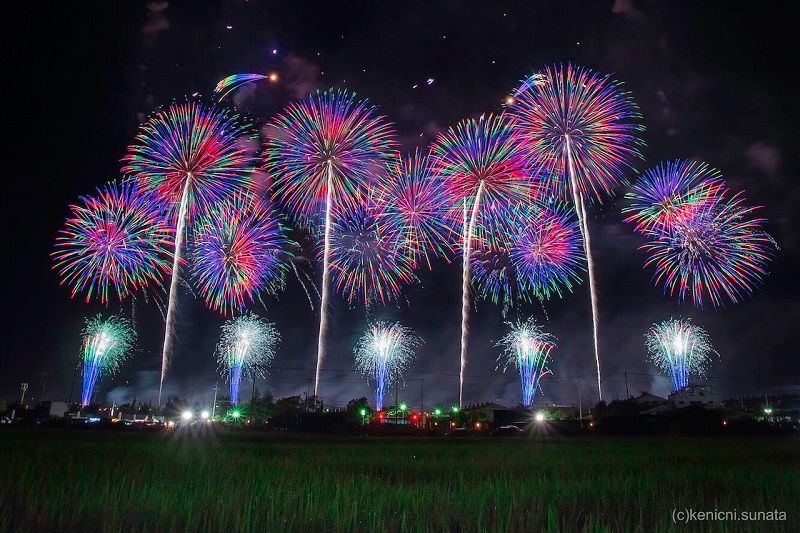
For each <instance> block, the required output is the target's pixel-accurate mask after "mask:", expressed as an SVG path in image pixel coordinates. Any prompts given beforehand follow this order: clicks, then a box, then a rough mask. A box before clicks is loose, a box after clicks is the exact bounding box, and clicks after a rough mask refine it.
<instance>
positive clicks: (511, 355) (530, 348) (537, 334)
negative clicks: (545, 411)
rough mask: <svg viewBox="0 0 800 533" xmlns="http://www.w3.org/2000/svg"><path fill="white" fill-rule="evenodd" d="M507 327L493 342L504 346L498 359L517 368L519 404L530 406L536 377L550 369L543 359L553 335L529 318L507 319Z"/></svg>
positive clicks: (545, 373) (534, 391) (547, 359)
mask: <svg viewBox="0 0 800 533" xmlns="http://www.w3.org/2000/svg"><path fill="white" fill-rule="evenodd" d="M507 325H508V326H509V327H510V328H511V330H510V331H509V332H508V333H507V334H506V335H505V336H504V337H503V338H502V339H500V341H499V342H498V343H497V344H496V346H499V347H502V348H504V351H503V354H502V355H501V356H500V360H501V361H503V362H504V363H505V366H508V365H512V366H514V367H516V368H517V370H518V371H519V378H520V384H521V386H522V405H524V406H525V407H530V406H531V405H533V402H534V400H535V399H536V391H537V390H538V389H539V381H540V380H541V379H542V377H543V376H545V375H547V374H549V373H550V370H549V369H548V368H547V363H548V361H549V359H550V352H551V351H552V350H553V348H555V347H556V345H555V337H553V336H552V335H550V334H549V333H547V332H545V331H544V330H543V329H542V327H541V326H539V325H538V324H537V323H536V321H535V320H534V319H533V318H528V319H527V320H525V321H521V320H518V321H517V322H513V323H512V322H507Z"/></svg>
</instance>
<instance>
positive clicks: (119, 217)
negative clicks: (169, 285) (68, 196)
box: [52, 182, 172, 304]
mask: <svg viewBox="0 0 800 533" xmlns="http://www.w3.org/2000/svg"><path fill="white" fill-rule="evenodd" d="M70 211H71V214H70V217H69V218H67V221H66V223H65V225H64V228H63V229H62V230H61V231H59V233H58V236H57V237H56V244H55V250H54V251H53V253H52V258H53V268H54V269H55V270H56V271H58V274H59V276H60V278H61V284H62V285H68V286H70V288H71V296H73V297H74V296H75V295H76V294H77V293H79V292H81V293H83V292H85V293H86V301H87V302H89V301H91V300H92V298H97V299H98V300H99V301H100V302H101V303H103V304H105V303H108V301H109V296H110V293H111V292H112V291H113V292H114V293H116V295H117V297H118V298H119V299H120V300H122V299H123V298H125V297H126V296H127V295H129V294H130V293H131V292H133V291H135V290H138V289H142V288H145V287H148V286H150V285H153V286H155V287H158V288H160V287H161V285H162V284H163V282H164V277H165V274H166V273H167V272H169V256H170V245H171V243H172V231H171V229H170V227H169V225H168V224H167V221H166V220H165V219H164V218H163V216H162V215H161V208H160V206H159V205H158V203H157V202H156V201H155V200H154V198H153V197H151V196H150V195H147V194H142V193H140V192H138V191H137V190H135V188H134V186H133V185H132V184H130V183H122V184H118V183H116V182H111V183H109V184H108V185H106V186H105V187H103V188H101V189H98V191H97V194H96V195H95V196H83V197H81V198H80V203H79V204H76V205H72V206H70Z"/></svg>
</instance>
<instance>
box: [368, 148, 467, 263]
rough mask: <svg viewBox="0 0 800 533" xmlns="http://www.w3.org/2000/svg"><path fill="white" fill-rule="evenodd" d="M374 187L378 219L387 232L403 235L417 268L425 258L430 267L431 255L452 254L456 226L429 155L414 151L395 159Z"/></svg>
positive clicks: (446, 255)
mask: <svg viewBox="0 0 800 533" xmlns="http://www.w3.org/2000/svg"><path fill="white" fill-rule="evenodd" d="M373 189H374V205H375V206H377V209H376V213H375V216H376V218H377V220H378V223H379V224H380V225H381V226H383V227H384V230H383V231H384V232H387V231H388V232H393V233H397V234H399V235H400V238H401V241H402V247H403V252H404V253H405V254H406V255H407V256H408V257H409V259H410V260H411V262H412V266H413V267H414V268H417V267H418V266H419V263H420V262H423V261H424V262H425V264H426V265H427V266H428V268H429V269H430V268H431V259H432V258H434V257H444V258H447V257H448V256H449V254H450V252H451V251H452V250H451V244H450V243H451V238H452V235H453V227H452V223H451V222H452V221H451V220H450V218H449V217H448V216H447V214H448V204H447V197H446V196H445V194H444V184H443V182H442V179H441V177H440V176H437V175H435V174H434V172H433V169H432V166H431V161H430V158H429V157H428V156H427V155H423V154H420V153H419V152H418V151H415V152H414V153H413V154H411V155H409V156H407V157H399V156H398V157H396V158H394V159H392V160H391V161H390V163H389V164H388V166H387V174H386V176H384V177H381V179H379V180H375V181H374V183H373Z"/></svg>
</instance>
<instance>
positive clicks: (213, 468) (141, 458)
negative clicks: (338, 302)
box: [0, 429, 800, 532]
mask: <svg viewBox="0 0 800 533" xmlns="http://www.w3.org/2000/svg"><path fill="white" fill-rule="evenodd" d="M0 457H2V471H1V472H2V473H1V474H0V530H3V531H65V530H66V531H73V530H82V531H186V530H192V531H197V530H214V531H216V530H227V531H248V530H250V531H252V530H258V531H309V530H311V531H406V530H413V531H443V530H444V531H508V530H515V531H544V530H547V531H574V530H584V531H623V532H627V531H646V532H650V531H666V530H671V529H674V528H675V527H676V526H675V525H674V524H673V522H672V512H673V509H674V508H679V509H683V508H691V509H695V510H714V509H717V510H733V509H738V510H748V511H770V510H774V509H777V510H782V511H785V512H787V514H788V516H787V519H786V521H783V522H760V523H758V524H756V523H753V522H743V521H730V520H729V521H715V522H693V523H690V524H688V525H686V526H683V527H684V528H688V529H689V530H704V531H709V530H711V531H754V530H756V531H763V530H770V531H800V521H798V513H800V511H798V509H800V505H799V504H798V502H800V441H799V440H798V439H797V438H792V437H782V438H777V437H770V438H744V437H742V438H728V439H715V438H696V439H694V438H674V439H664V438H610V437H596V438H585V439H579V438H572V439H570V438H553V439H541V438H540V439H538V440H527V439H502V438H483V439H471V438H463V439H458V438H456V439H447V438H427V439H426V438H398V437H393V438H389V437H385V438H383V437H354V438H332V437H312V436H292V435H285V434H269V433H265V434H259V433H208V432H206V433H199V432H190V431H171V432H160V433H152V434H151V433H137V432H101V431H79V430H72V431H70V430H56V429H53V430H45V429H29V430H21V429H13V430H3V431H1V432H0Z"/></svg>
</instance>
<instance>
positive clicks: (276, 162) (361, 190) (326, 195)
mask: <svg viewBox="0 0 800 533" xmlns="http://www.w3.org/2000/svg"><path fill="white" fill-rule="evenodd" d="M270 128H271V131H272V133H270V134H269V139H268V141H267V145H266V163H267V168H268V170H269V171H270V173H271V174H272V176H273V177H274V180H275V196H276V198H277V199H278V200H279V201H280V202H281V203H283V204H284V205H285V206H286V207H287V208H288V210H289V211H290V212H291V213H292V215H293V216H294V217H295V218H296V219H298V220H299V221H301V222H305V223H308V224H309V225H310V226H311V227H312V228H314V229H316V228H317V227H318V226H319V218H320V214H324V226H323V227H324V232H323V233H324V241H323V242H324V245H323V262H322V264H323V267H322V291H321V302H320V323H319V338H318V341H317V368H316V373H315V377H314V394H315V395H319V374H320V369H321V367H322V360H323V358H324V355H325V342H324V341H325V336H326V334H327V328H328V299H329V281H330V280H329V278H330V273H329V270H330V252H331V245H330V241H331V223H332V214H333V211H334V210H335V211H336V212H337V213H342V214H344V213H349V212H352V211H354V210H355V209H356V208H357V207H359V206H360V205H362V203H363V200H364V197H365V193H366V191H367V186H368V184H369V182H370V180H371V179H372V175H373V173H374V171H375V169H376V168H379V167H380V166H381V165H382V164H383V163H384V161H385V160H386V159H387V158H388V154H389V151H390V150H392V149H393V148H394V146H395V134H394V132H393V130H392V128H391V126H390V124H389V123H388V122H386V121H385V119H384V118H383V117H381V116H378V115H377V114H376V113H375V108H374V107H373V106H371V105H370V104H369V102H368V101H366V100H361V101H357V100H356V99H355V95H352V94H349V93H347V92H344V91H334V90H328V91H325V92H322V93H320V92H318V93H317V94H316V95H311V96H310V97H308V98H307V99H305V100H303V101H300V102H296V103H293V104H290V105H289V106H288V107H287V108H286V109H284V111H283V112H282V113H281V114H280V115H279V116H278V117H277V118H276V119H275V120H274V121H273V122H272V123H271V125H270Z"/></svg>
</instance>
